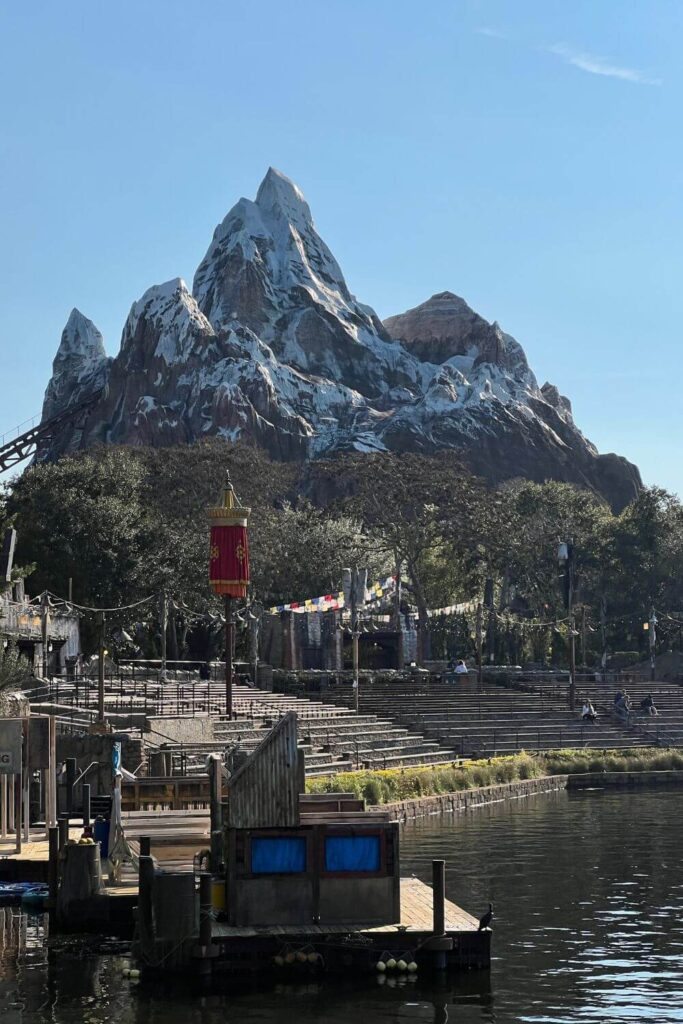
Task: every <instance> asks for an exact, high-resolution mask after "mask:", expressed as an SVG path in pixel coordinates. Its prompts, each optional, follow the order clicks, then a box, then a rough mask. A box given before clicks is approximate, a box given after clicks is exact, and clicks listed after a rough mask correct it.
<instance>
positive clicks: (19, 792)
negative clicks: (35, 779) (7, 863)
mask: <svg viewBox="0 0 683 1024" xmlns="http://www.w3.org/2000/svg"><path fill="white" fill-rule="evenodd" d="M23 788H24V780H23V776H22V773H21V772H19V773H18V774H17V775H15V776H14V835H15V837H16V852H17V853H21V805H22V796H23Z"/></svg>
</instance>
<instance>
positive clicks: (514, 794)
mask: <svg viewBox="0 0 683 1024" xmlns="http://www.w3.org/2000/svg"><path fill="white" fill-rule="evenodd" d="M681 774H683V773H681ZM568 778H569V777H568V776H567V775H548V776H544V777H543V778H542V779H519V780H518V781H517V782H503V783H499V784H498V785H496V786H481V787H480V788H479V789H463V790H461V791H460V792H458V793H440V794H438V795H435V796H425V797H419V798H417V799H415V800H399V801H397V802H396V803H391V804H382V807H381V810H383V811H389V812H391V813H392V814H394V815H395V816H396V819H397V820H398V821H401V822H405V821H412V820H413V819H415V818H424V817H427V816H428V815H430V814H452V813H454V812H459V811H467V810H471V809H472V808H473V807H483V806H485V805H486V804H496V803H501V802H502V801H503V800H520V799H522V798H523V797H527V796H534V795H535V794H537V793H556V792H558V791H559V790H563V789H567V780H568Z"/></svg>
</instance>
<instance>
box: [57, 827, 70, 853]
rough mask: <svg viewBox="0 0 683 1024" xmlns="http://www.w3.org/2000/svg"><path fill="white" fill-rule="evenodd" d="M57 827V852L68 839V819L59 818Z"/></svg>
mask: <svg viewBox="0 0 683 1024" xmlns="http://www.w3.org/2000/svg"><path fill="white" fill-rule="evenodd" d="M57 829H58V831H59V852H60V853H61V852H62V850H63V849H64V847H65V846H66V844H67V843H68V841H69V819H68V818H59V820H58V822H57Z"/></svg>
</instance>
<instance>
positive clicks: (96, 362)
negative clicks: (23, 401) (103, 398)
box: [43, 308, 109, 419]
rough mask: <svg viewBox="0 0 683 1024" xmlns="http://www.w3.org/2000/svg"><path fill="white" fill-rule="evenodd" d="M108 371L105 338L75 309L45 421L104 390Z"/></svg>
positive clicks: (49, 390)
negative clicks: (88, 396) (92, 393)
mask: <svg viewBox="0 0 683 1024" xmlns="http://www.w3.org/2000/svg"><path fill="white" fill-rule="evenodd" d="M108 367H109V360H108V359H107V353H106V352H105V348H104V340H103V338H102V335H101V334H100V332H99V331H98V329H97V327H95V324H94V323H93V322H92V320H88V318H87V316H84V315H83V314H82V313H81V312H80V310H78V309H75V308H74V309H72V310H71V313H70V314H69V319H68V320H67V322H66V325H65V327H64V330H63V331H62V338H61V341H60V343H59V348H58V349H57V355H56V356H55V358H54V361H53V363H52V377H51V378H50V382H49V384H48V386H47V390H46V391H45V398H44V400H43V419H48V418H49V417H50V416H54V415H55V414H56V413H58V412H61V411H62V410H63V409H66V408H68V406H69V405H75V404H77V403H78V402H80V401H82V399H83V398H85V397H86V396H87V395H88V394H89V393H91V392H93V391H97V390H98V389H99V388H101V387H103V385H104V384H105V382H106V378H107V372H108Z"/></svg>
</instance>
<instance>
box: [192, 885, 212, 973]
mask: <svg viewBox="0 0 683 1024" xmlns="http://www.w3.org/2000/svg"><path fill="white" fill-rule="evenodd" d="M211 911H212V900H211V875H209V874H208V873H204V874H201V875H200V876H199V949H198V950H197V951H196V955H197V956H198V957H199V974H200V975H201V976H202V977H203V978H206V977H207V976H208V975H210V974H211V952H212V949H211V916H212V915H211Z"/></svg>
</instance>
